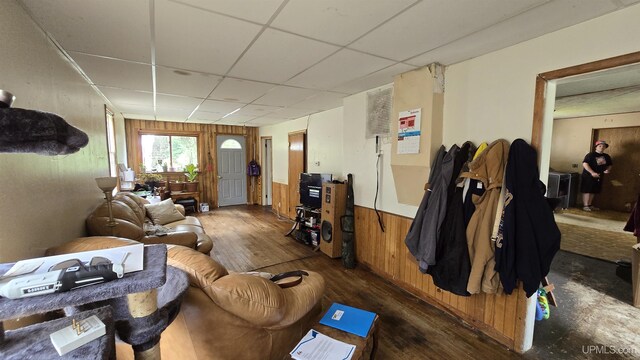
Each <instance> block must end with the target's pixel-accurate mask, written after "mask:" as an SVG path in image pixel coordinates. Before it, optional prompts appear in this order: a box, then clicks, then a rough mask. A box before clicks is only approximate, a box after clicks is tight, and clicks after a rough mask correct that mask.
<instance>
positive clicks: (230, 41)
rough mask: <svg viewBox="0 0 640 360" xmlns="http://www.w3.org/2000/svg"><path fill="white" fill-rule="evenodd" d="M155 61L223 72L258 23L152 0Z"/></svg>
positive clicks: (164, 64)
mask: <svg viewBox="0 0 640 360" xmlns="http://www.w3.org/2000/svg"><path fill="white" fill-rule="evenodd" d="M155 4H156V26H155V27H156V59H157V64H158V65H163V66H169V67H175V68H180V69H190V70H195V71H201V72H206V73H212V74H218V75H224V74H226V73H227V71H228V70H229V68H230V67H231V65H232V64H233V63H234V62H235V61H236V59H237V58H238V56H240V54H241V53H242V52H243V51H244V50H245V48H246V47H247V45H249V43H250V42H251V41H252V40H253V38H254V37H255V36H256V35H257V34H258V32H259V31H260V30H261V26H259V25H255V24H252V23H248V22H246V21H242V20H236V19H232V18H229V17H226V16H222V15H217V14H214V13H211V12H207V11H202V10H198V9H195V8H193V7H190V6H186V5H182V4H177V3H173V2H169V1H167V0H156V1H155Z"/></svg>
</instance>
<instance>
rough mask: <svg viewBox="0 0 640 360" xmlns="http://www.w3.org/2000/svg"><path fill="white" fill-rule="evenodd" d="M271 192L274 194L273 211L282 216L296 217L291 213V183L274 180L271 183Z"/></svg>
mask: <svg viewBox="0 0 640 360" xmlns="http://www.w3.org/2000/svg"><path fill="white" fill-rule="evenodd" d="M271 192H272V196H273V198H272V199H271V200H272V201H271V208H272V209H273V211H274V212H275V213H276V214H278V215H280V216H284V217H288V218H290V219H293V218H295V216H294V217H291V216H290V214H289V185H287V184H282V183H277V182H274V183H273V184H271Z"/></svg>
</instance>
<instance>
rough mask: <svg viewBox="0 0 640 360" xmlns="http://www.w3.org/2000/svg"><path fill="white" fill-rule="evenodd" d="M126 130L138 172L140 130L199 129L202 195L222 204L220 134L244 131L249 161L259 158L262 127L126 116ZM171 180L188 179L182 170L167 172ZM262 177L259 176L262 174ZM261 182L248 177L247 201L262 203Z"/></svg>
mask: <svg viewBox="0 0 640 360" xmlns="http://www.w3.org/2000/svg"><path fill="white" fill-rule="evenodd" d="M124 123H125V133H126V137H127V139H126V141H127V161H128V164H129V167H130V168H131V169H132V170H134V171H135V172H136V174H137V173H139V171H140V163H141V162H142V154H141V152H140V132H145V131H160V132H171V133H197V134H198V135H199V142H198V146H199V150H198V151H199V157H200V159H199V169H200V176H198V181H199V182H200V185H199V186H198V189H199V192H200V199H201V201H203V202H208V203H209V204H210V206H212V207H217V206H218V177H217V171H218V170H217V166H218V163H217V156H216V155H217V154H216V148H217V143H216V136H217V135H243V136H244V137H245V140H246V151H247V159H246V163H247V164H248V163H249V161H251V160H252V159H255V160H256V161H258V160H259V147H260V143H259V138H258V128H255V127H245V126H231V125H215V124H191V123H177V122H167V121H146V120H135V119H125V122H124ZM163 175H164V176H165V178H167V179H168V180H177V179H180V180H184V174H182V173H181V172H175V173H163ZM258 178H259V177H258ZM261 186H262V184H261V182H260V180H259V179H255V178H254V179H253V180H252V179H251V178H250V177H247V202H248V203H249V204H260V200H261V194H262V189H261Z"/></svg>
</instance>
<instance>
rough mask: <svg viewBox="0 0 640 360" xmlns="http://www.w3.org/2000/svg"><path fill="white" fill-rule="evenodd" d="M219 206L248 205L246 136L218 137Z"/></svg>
mask: <svg viewBox="0 0 640 360" xmlns="http://www.w3.org/2000/svg"><path fill="white" fill-rule="evenodd" d="M216 141H217V152H218V169H217V170H218V206H228V205H240V204H246V203H247V174H246V171H245V169H246V147H245V140H244V136H238V135H235V136H234V135H218V136H217V138H216Z"/></svg>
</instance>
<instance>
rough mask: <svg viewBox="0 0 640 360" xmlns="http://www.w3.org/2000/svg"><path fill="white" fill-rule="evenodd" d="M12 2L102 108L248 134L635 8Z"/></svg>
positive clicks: (536, 1)
mask: <svg viewBox="0 0 640 360" xmlns="http://www.w3.org/2000/svg"><path fill="white" fill-rule="evenodd" d="M18 1H20V2H21V3H22V5H23V7H24V8H25V9H26V10H27V11H28V12H29V13H30V15H31V16H32V18H33V19H34V21H35V22H36V23H37V24H38V25H39V26H40V27H41V28H42V29H43V30H44V31H45V32H46V33H47V34H48V35H49V36H50V37H51V38H53V39H54V41H55V42H57V43H58V44H59V45H60V46H61V47H62V48H63V49H64V51H66V52H67V54H69V56H70V57H71V58H72V61H74V62H75V63H76V64H77V65H78V67H79V68H81V69H82V71H83V72H84V73H85V74H86V75H87V77H88V78H89V80H90V81H91V82H92V83H93V84H95V85H96V86H98V88H99V89H100V90H101V92H102V93H103V94H104V95H105V97H106V98H107V99H108V100H109V102H111V104H112V105H113V107H115V109H113V110H114V111H119V112H121V113H123V114H126V116H125V117H128V116H135V118H137V119H156V120H174V121H190V122H201V123H212V122H215V123H225V124H244V125H247V126H262V125H269V124H273V123H277V122H281V121H288V120H291V119H296V118H299V117H302V116H306V115H309V114H312V113H316V112H319V111H323V110H328V109H331V108H335V107H338V106H341V105H342V99H343V98H344V96H347V95H350V94H354V93H358V92H362V91H366V90H368V89H372V88H376V87H379V86H382V85H385V84H389V83H391V82H392V81H393V77H394V76H395V75H397V74H400V73H403V72H406V71H410V70H413V69H415V68H417V67H420V66H424V65H427V64H430V63H432V62H440V63H442V64H444V65H450V64H454V63H457V62H460V61H464V60H467V59H470V58H473V57H476V56H479V55H483V54H486V53H488V52H491V51H495V50H499V49H501V48H504V47H507V46H511V45H514V44H517V43H519V42H522V41H526V40H529V39H532V38H534V37H537V36H541V35H543V34H546V33H549V32H551V31H555V30H558V29H562V28H565V27H569V26H572V25H575V24H577V23H580V22H583V21H587V20H589V19H593V18H595V17H598V16H601V15H604V14H607V13H610V12H612V11H616V10H619V9H622V8H624V7H626V6H631V5H634V4H638V3H639V2H640V0H518V1H513V0H483V1H477V0H456V1H450V0H394V1H384V0H349V1H344V0H322V1H318V0H234V1H229V0H136V1H130V0H109V1H107V0H93V1H86V0H18ZM636 6H640V5H636ZM154 79H155V82H154ZM576 86H577V85H576ZM205 99H206V100H205ZM237 109H240V110H238V111H237V112H236V113H234V114H231V115H229V114H230V113H232V112H233V111H235V110H237ZM225 116H227V117H225ZM223 117H224V118H223Z"/></svg>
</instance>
